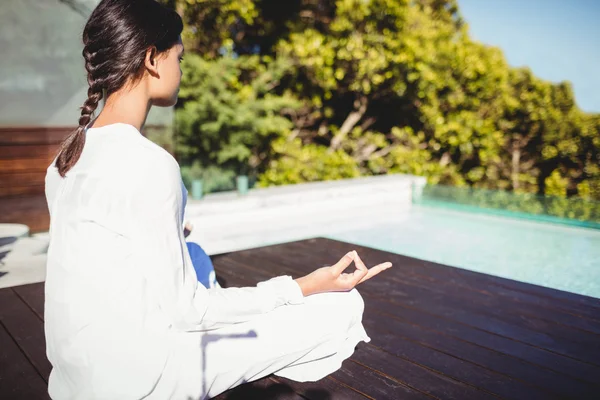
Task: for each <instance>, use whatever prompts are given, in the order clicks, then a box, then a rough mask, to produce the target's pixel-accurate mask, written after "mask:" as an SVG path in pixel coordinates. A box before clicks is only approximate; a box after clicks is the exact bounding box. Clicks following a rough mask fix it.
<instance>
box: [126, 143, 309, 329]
mask: <svg viewBox="0 0 600 400" xmlns="http://www.w3.org/2000/svg"><path fill="white" fill-rule="evenodd" d="M157 154H158V155H160V156H162V157H160V158H156V155H155V157H154V159H153V160H152V161H151V162H150V161H149V162H140V163H139V164H140V165H139V170H138V175H139V178H137V179H136V181H135V182H134V183H132V189H133V190H132V193H133V194H132V196H131V200H130V209H131V217H132V218H131V225H132V229H131V230H132V235H131V236H132V240H133V243H134V246H135V250H134V253H135V257H136V260H137V262H139V263H140V270H141V273H142V275H143V277H144V280H145V283H146V287H147V290H148V293H149V294H150V295H151V296H152V297H153V298H154V299H155V301H156V302H157V305H158V307H159V308H160V310H161V312H162V313H164V314H165V316H166V318H168V319H169V320H170V321H171V323H172V324H173V325H175V326H177V327H179V328H180V329H183V330H208V329H215V328H218V327H220V326H223V325H227V324H233V323H238V322H243V321H248V320H251V319H252V318H254V317H256V316H258V315H260V314H263V313H266V312H269V311H271V310H272V309H274V308H276V307H278V306H281V305H283V304H297V303H302V302H303V301H304V296H303V294H302V290H301V288H300V286H299V284H298V283H297V282H295V281H294V280H293V279H292V278H291V277H289V276H281V277H276V278H273V279H270V280H268V281H265V282H261V283H259V284H258V285H257V286H256V287H246V288H227V289H221V288H218V289H206V288H205V287H204V286H202V285H201V284H199V283H198V280H197V278H196V274H195V271H194V268H193V266H192V262H191V260H190V257H189V253H188V250H187V246H186V245H185V238H184V234H183V223H182V216H183V210H182V209H181V207H182V200H183V197H182V196H183V192H182V186H181V175H180V171H179V166H178V164H177V162H176V161H175V160H174V159H173V158H172V157H171V156H170V155H169V154H168V153H165V154H160V153H157ZM136 169H138V168H137V167H136Z"/></svg>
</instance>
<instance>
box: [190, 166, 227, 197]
mask: <svg viewBox="0 0 600 400" xmlns="http://www.w3.org/2000/svg"><path fill="white" fill-rule="evenodd" d="M181 178H182V180H183V183H184V185H185V187H186V188H188V190H191V187H192V181H194V180H202V181H203V185H202V190H203V191H204V192H205V193H212V192H220V191H224V190H232V189H234V188H235V181H234V179H235V173H234V172H233V171H227V170H224V169H222V168H219V167H217V166H215V165H211V166H209V167H202V166H201V165H200V163H199V162H198V161H196V162H194V163H192V164H191V165H186V166H182V167H181Z"/></svg>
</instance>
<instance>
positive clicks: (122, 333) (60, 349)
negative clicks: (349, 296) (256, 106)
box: [45, 123, 362, 399]
mask: <svg viewBox="0 0 600 400" xmlns="http://www.w3.org/2000/svg"><path fill="white" fill-rule="evenodd" d="M46 198H47V201H48V208H49V210H50V215H51V226H50V246H49V250H48V265H47V279H46V294H45V296H46V303H45V330H46V340H47V355H48V358H49V360H50V362H51V363H52V366H53V369H52V372H51V375H50V380H49V393H50V396H51V397H52V398H55V399H105V398H106V399H108V398H117V396H118V398H120V399H129V398H131V399H134V398H135V399H138V398H144V397H145V396H149V397H152V394H153V392H154V391H155V390H156V389H157V388H160V387H176V386H177V382H165V380H166V379H171V380H177V379H178V378H177V377H176V376H173V374H170V373H167V372H165V368H166V366H167V365H177V364H178V363H179V361H180V362H181V364H182V365H183V364H185V363H186V362H191V361H190V360H186V359H184V358H183V357H186V355H185V354H182V352H181V351H174V350H173V349H174V348H175V347H177V346H178V345H180V344H181V342H183V341H186V340H187V339H188V338H189V337H192V336H198V335H202V334H203V333H205V332H207V331H213V330H216V331H218V330H219V329H220V328H223V327H226V326H228V325H231V324H237V323H241V322H244V321H249V320H252V319H253V318H258V317H259V316H261V315H263V314H265V313H268V312H270V311H272V310H274V309H275V308H277V307H279V306H282V305H285V304H302V303H303V302H304V298H303V296H302V292H301V290H300V288H299V286H298V284H297V283H296V282H295V281H294V280H293V279H292V278H291V277H290V276H280V277H276V278H273V279H271V280H268V281H265V282H261V283H259V284H258V285H257V286H256V287H248V288H228V289H220V288H219V289H206V288H205V287H204V286H202V285H201V284H199V283H198V281H197V278H196V274H195V271H194V268H193V266H192V263H191V260H190V257H189V253H188V251H187V248H186V246H185V239H184V236H183V228H182V223H183V213H184V208H185V204H186V199H187V191H186V189H185V187H184V186H183V184H182V181H181V175H180V170H179V165H178V164H177V162H176V161H175V159H174V158H173V157H172V156H171V155H170V154H169V153H167V152H166V151H165V150H164V149H162V148H161V147H160V146H157V145H156V144H154V143H153V142H151V141H149V140H148V139H146V138H145V137H144V136H142V135H141V134H140V132H139V131H138V130H137V129H136V128H135V127H133V126H131V125H127V124H122V123H118V124H113V125H108V126H105V127H100V128H91V129H88V130H87V131H86V143H85V147H84V150H83V152H82V154H81V157H80V159H79V160H78V162H77V164H76V165H75V166H74V167H73V168H72V169H71V170H70V171H68V172H67V174H66V177H65V178H62V177H60V175H59V174H58V171H57V169H56V167H55V165H54V163H52V165H50V166H49V167H48V170H47V175H46ZM361 312H362V311H361ZM192 353H193V352H192ZM175 354H177V357H182V359H181V360H177V359H174V357H176V356H175ZM196 356H197V355H196V354H195V353H194V354H190V355H189V357H196ZM192 361H193V360H192ZM198 362H199V361H198ZM190 365H192V364H190ZM173 390H174V389H173Z"/></svg>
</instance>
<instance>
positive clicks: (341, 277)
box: [296, 251, 392, 296]
mask: <svg viewBox="0 0 600 400" xmlns="http://www.w3.org/2000/svg"><path fill="white" fill-rule="evenodd" d="M352 261H354V265H355V266H356V270H354V272H352V273H345V272H344V271H345V270H346V268H348V266H349V265H350V264H351V263H352ZM391 266H392V263H391V262H384V263H381V264H378V265H375V266H374V267H371V268H367V267H366V266H365V264H364V263H363V262H362V260H361V259H360V257H359V256H358V253H357V252H356V251H351V252H349V253H348V254H346V255H345V256H344V257H342V258H341V259H340V261H338V262H337V263H336V264H335V265H332V266H329V267H322V268H319V269H317V270H315V271H313V272H311V273H310V274H308V275H306V276H303V277H302V278H298V279H296V282H298V285H300V289H302V293H303V294H304V296H309V295H311V294H316V293H323V292H343V291H348V290H352V289H353V288H354V287H355V286H356V285H358V284H360V283H363V282H364V281H367V280H369V279H371V278H372V277H374V276H375V275H377V274H379V273H380V272H381V271H385V270H386V269H388V268H390V267H391Z"/></svg>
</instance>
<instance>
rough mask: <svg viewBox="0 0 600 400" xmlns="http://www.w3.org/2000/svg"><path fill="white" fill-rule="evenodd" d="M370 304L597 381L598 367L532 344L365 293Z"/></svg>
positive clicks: (427, 326) (421, 324) (413, 321)
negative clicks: (378, 298)
mask: <svg viewBox="0 0 600 400" xmlns="http://www.w3.org/2000/svg"><path fill="white" fill-rule="evenodd" d="M367 301H368V303H369V307H374V308H376V309H377V310H378V311H380V312H385V313H387V314H390V315H393V316H394V317H395V318H398V319H400V320H402V321H404V322H407V323H411V324H415V325H417V326H419V327H422V328H423V329H426V330H431V331H435V332H438V333H440V334H444V335H447V336H451V337H454V338H456V339H459V340H462V341H465V342H468V343H471V344H474V345H477V346H480V347H483V348H486V349H489V350H493V351H496V352H498V353H501V354H505V355H508V356H511V357H514V358H516V359H520V360H523V361H527V362H529V363H531V364H534V365H536V366H538V367H544V368H546V369H550V370H552V371H555V372H557V373H560V374H563V375H566V376H568V377H571V378H575V379H578V380H584V381H586V382H587V383H594V382H597V381H598V380H597V377H598V376H599V373H600V371H599V370H598V368H597V367H595V366H593V365H590V364H587V363H584V362H581V361H578V360H574V359H572V358H568V357H564V356H561V355H559V354H556V353H552V352H549V351H547V350H544V349H541V348H538V347H534V346H531V345H528V344H525V343H522V342H518V341H514V340H512V339H509V338H506V337H503V336H500V335H494V334H490V333H489V332H488V331H485V330H481V329H478V328H474V327H471V326H469V325H465V324H462V323H459V322H455V321H452V320H449V319H444V318H440V317H439V316H436V315H433V314H430V313H427V312H424V311H423V310H419V309H414V308H411V307H407V306H404V305H403V304H401V303H399V302H392V301H381V300H377V299H375V298H374V297H371V296H368V298H367V300H366V302H367Z"/></svg>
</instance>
